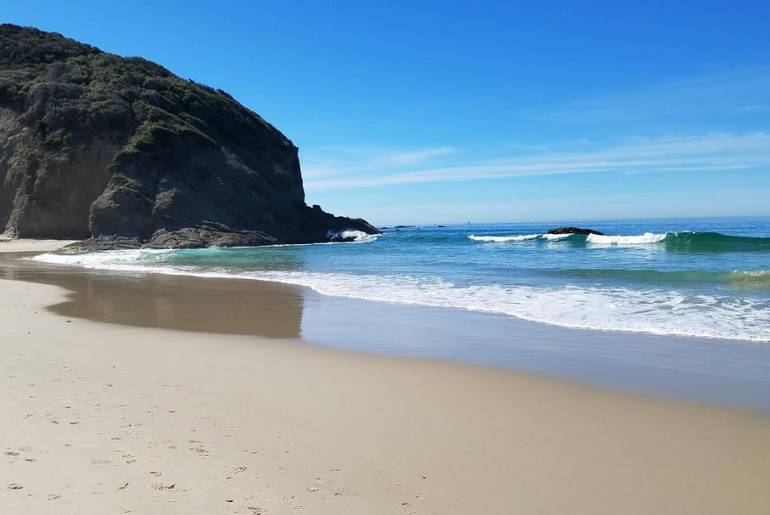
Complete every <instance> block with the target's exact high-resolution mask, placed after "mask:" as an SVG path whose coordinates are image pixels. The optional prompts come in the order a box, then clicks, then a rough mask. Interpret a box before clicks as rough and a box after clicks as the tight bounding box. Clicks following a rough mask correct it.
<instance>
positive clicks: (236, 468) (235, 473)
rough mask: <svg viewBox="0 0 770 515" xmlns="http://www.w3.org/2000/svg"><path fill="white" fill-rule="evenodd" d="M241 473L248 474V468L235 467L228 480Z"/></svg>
mask: <svg viewBox="0 0 770 515" xmlns="http://www.w3.org/2000/svg"><path fill="white" fill-rule="evenodd" d="M241 472H246V467H235V468H234V469H233V471H232V472H231V473H230V475H229V476H227V479H232V478H233V476H235V475H238V474H240V473H241Z"/></svg>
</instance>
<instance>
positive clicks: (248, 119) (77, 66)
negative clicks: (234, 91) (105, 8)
mask: <svg viewBox="0 0 770 515" xmlns="http://www.w3.org/2000/svg"><path fill="white" fill-rule="evenodd" d="M346 230H357V231H362V232H364V233H368V234H374V233H377V232H378V231H377V229H375V228H374V227H372V226H371V225H370V224H368V223H367V222H366V221H364V220H362V219H350V218H344V217H336V216H333V215H331V214H328V213H326V212H324V211H323V210H321V208H320V207H318V206H312V207H310V206H308V205H306V204H305V192H304V189H303V185H302V177H301V174H300V164H299V159H298V154H297V147H295V146H294V145H293V144H292V142H291V141H290V140H289V139H288V138H286V137H285V136H284V135H283V134H282V133H281V132H280V131H278V130H277V129H276V128H275V127H273V126H272V125H270V124H269V123H267V122H266V121H265V120H263V119H262V118H261V117H260V116H258V115H257V114H255V113H254V112H252V111H250V110H249V109H247V108H245V107H244V106H242V105H241V104H239V103H238V102H237V101H235V100H234V99H233V98H232V97H231V96H230V95H228V94H227V93H225V92H224V91H222V90H217V89H213V88H210V87H208V86H205V85H202V84H198V83H196V82H193V81H190V80H184V79H181V78H179V77H177V76H176V75H174V74H173V73H171V72H170V71H168V70H166V69H165V68H163V67H162V66H159V65H157V64H155V63H152V62H150V61H147V60H144V59H142V58H138V57H131V58H124V57H120V56H117V55H113V54H109V53H106V52H103V51H101V50H99V49H97V48H94V47H92V46H89V45H85V44H81V43H78V42H76V41H73V40H71V39H67V38H64V37H63V36H61V35H59V34H54V33H47V32H42V31H39V30H36V29H32V28H24V27H18V26H14V25H0V232H5V233H6V235H9V236H12V237H28V238H68V239H84V240H86V241H84V242H83V243H82V244H80V247H81V248H94V249H96V248H100V249H108V248H124V247H126V248H127V247H137V246H147V247H201V246H209V245H222V246H235V245H260V244H270V243H309V242H320V241H329V240H330V239H331V238H332V236H333V235H335V234H339V233H340V232H341V231H346Z"/></svg>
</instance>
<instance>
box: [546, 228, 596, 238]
mask: <svg viewBox="0 0 770 515" xmlns="http://www.w3.org/2000/svg"><path fill="white" fill-rule="evenodd" d="M548 234H585V235H588V234H598V235H599V236H604V233H603V232H601V231H595V230H594V229H585V228H583V227H554V228H553V229H551V230H549V231H548Z"/></svg>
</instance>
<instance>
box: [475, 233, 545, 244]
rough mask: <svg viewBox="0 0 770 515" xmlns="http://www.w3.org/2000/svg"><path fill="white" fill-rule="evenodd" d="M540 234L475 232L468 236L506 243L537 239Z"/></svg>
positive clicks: (478, 239) (480, 239) (476, 239)
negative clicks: (501, 234)
mask: <svg viewBox="0 0 770 515" xmlns="http://www.w3.org/2000/svg"><path fill="white" fill-rule="evenodd" d="M540 236H541V235H540V234H517V235H512V236H476V235H475V234H471V235H470V236H468V238H470V239H471V240H473V241H485V242H492V243H505V242H507V241H526V240H535V239H537V238H539V237H540Z"/></svg>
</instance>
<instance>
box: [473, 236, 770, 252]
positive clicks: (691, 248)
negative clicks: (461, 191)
mask: <svg viewBox="0 0 770 515" xmlns="http://www.w3.org/2000/svg"><path fill="white" fill-rule="evenodd" d="M468 238H469V239H471V240H473V241H480V242H487V243H509V242H523V241H537V240H547V241H555V240H556V241H565V242H568V243H571V244H573V245H577V246H589V245H590V246H636V245H655V246H657V247H660V248H663V249H665V250H671V251H677V252H753V251H770V238H768V237H751V236H730V235H727V234H721V233H718V232H686V231H683V232H668V233H652V232H646V233H644V234H638V235H599V234H589V235H587V236H586V235H581V234H547V233H546V234H524V235H499V236H497V235H481V236H477V235H475V234H471V235H470V236H468Z"/></svg>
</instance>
